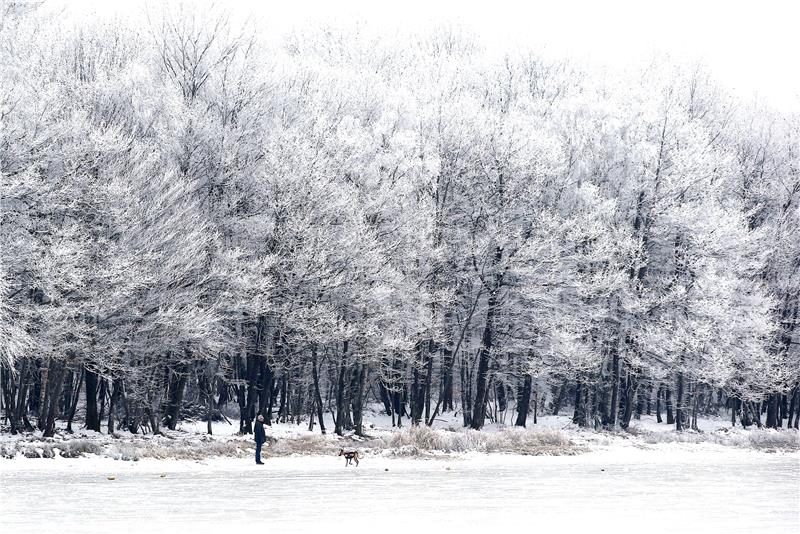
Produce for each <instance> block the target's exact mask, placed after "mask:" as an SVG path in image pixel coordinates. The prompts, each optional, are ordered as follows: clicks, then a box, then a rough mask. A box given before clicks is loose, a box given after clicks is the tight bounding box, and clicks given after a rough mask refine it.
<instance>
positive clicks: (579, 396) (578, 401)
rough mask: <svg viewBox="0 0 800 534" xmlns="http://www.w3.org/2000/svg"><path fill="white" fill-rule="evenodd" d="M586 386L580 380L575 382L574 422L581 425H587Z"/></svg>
mask: <svg viewBox="0 0 800 534" xmlns="http://www.w3.org/2000/svg"><path fill="white" fill-rule="evenodd" d="M585 389H586V388H585V387H584V385H583V382H581V381H580V380H578V381H576V382H575V411H574V412H573V414H572V422H573V423H575V424H576V425H578V426H580V427H585V426H586V423H587V421H586V402H585V401H584V395H585Z"/></svg>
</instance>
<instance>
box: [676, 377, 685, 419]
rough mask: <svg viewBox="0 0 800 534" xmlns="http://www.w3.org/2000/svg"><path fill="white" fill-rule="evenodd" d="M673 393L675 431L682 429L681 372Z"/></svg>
mask: <svg viewBox="0 0 800 534" xmlns="http://www.w3.org/2000/svg"><path fill="white" fill-rule="evenodd" d="M675 389H676V391H675V393H676V394H675V430H677V431H679V432H680V431H681V430H683V429H684V423H685V420H684V410H683V372H678V380H677V383H676V388H675Z"/></svg>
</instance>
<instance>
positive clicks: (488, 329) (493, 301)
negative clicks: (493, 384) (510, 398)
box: [470, 291, 497, 430]
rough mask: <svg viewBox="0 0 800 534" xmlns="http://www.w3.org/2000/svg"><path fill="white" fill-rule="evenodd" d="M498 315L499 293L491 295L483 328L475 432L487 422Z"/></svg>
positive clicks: (474, 417) (479, 351) (473, 407)
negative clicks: (488, 386)
mask: <svg viewBox="0 0 800 534" xmlns="http://www.w3.org/2000/svg"><path fill="white" fill-rule="evenodd" d="M495 313H497V292H496V291H493V292H491V293H490V294H489V302H488V308H487V310H486V325H485V326H484V328H483V336H482V337H481V346H480V349H479V350H478V376H477V381H476V382H475V397H474V398H475V400H474V403H473V405H472V418H471V419H472V420H471V422H470V427H472V428H473V429H475V430H480V429H481V428H483V424H484V421H485V420H486V400H487V399H486V397H487V394H488V390H487V383H488V381H489V362H490V359H491V350H492V342H493V341H494V340H493V335H494V316H495Z"/></svg>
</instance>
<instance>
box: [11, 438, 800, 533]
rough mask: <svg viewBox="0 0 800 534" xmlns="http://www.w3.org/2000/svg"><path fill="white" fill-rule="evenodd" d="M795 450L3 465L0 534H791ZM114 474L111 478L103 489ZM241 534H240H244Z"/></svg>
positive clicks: (795, 514)
mask: <svg viewBox="0 0 800 534" xmlns="http://www.w3.org/2000/svg"><path fill="white" fill-rule="evenodd" d="M798 460H799V457H798V455H797V454H796V453H777V454H765V453H763V452H754V451H747V450H741V449H735V448H730V447H728V448H725V447H701V446H696V447H695V449H694V450H693V451H691V452H688V451H685V450H681V449H678V448H676V447H675V446H671V447H670V448H663V447H662V448H660V449H657V450H640V449H637V448H635V447H614V448H610V449H608V450H605V451H595V452H591V453H588V454H584V455H580V456H558V457H545V456H538V457H531V456H517V455H498V454H493V455H482V454H467V455H462V456H459V457H456V458H451V459H439V460H421V459H398V458H386V457H381V456H375V457H370V456H367V457H366V458H364V459H362V461H361V465H360V466H359V467H358V468H354V467H347V468H345V467H344V461H343V460H342V459H341V458H336V457H321V456H313V457H288V458H270V459H269V460H268V461H267V465H265V466H262V467H257V466H255V465H254V464H252V463H251V461H250V460H245V459H232V458H225V459H222V458H221V459H213V460H206V461H185V460H184V461H174V460H172V461H164V460H142V461H139V462H121V461H114V460H110V459H100V458H94V459H91V458H78V459H57V460H39V459H27V458H18V459H16V460H5V461H0V482H2V485H1V486H0V487H1V488H2V489H1V490H0V491H1V492H2V494H1V496H2V514H1V515H0V532H3V533H15V534H24V533H28V532H30V533H37V534H41V533H45V532H58V533H60V534H69V533H87V532H90V533H91V532H98V533H105V532H114V533H123V532H132V533H133V532H135V533H137V534H142V533H151V532H153V533H161V532H192V533H205V532H208V533H212V532H213V533H215V534H219V533H220V532H232V531H234V530H232V529H239V528H241V529H245V528H247V529H248V530H249V529H253V528H256V530H260V529H261V528H262V527H263V532H275V533H283V532H362V531H374V532H390V533H393V532H409V533H410V532H442V533H444V532H454V531H456V530H457V529H458V531H460V532H492V531H497V529H507V528H512V527H513V528H522V529H523V530H522V531H523V532H593V533H594V532H611V531H612V530H613V531H614V532H617V533H623V532H648V533H659V532H664V533H682V534H683V533H687V532H703V533H716V532H719V533H726V534H732V533H737V532H741V533H748V534H753V533H760V532H769V533H774V534H782V533H786V534H790V533H791V534H796V533H797V532H798V528H799V527H800V508H798V503H800V478H799V476H798V475H800V464H799V463H798ZM109 477H114V479H113V480H109ZM242 531H243V530H239V532H242Z"/></svg>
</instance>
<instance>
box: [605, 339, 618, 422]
mask: <svg viewBox="0 0 800 534" xmlns="http://www.w3.org/2000/svg"><path fill="white" fill-rule="evenodd" d="M612 343H613V345H612V347H611V406H610V408H611V413H610V414H609V417H608V421H606V424H605V426H606V427H608V428H613V427H614V426H616V424H617V414H618V413H619V347H617V346H616V342H615V341H612Z"/></svg>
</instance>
